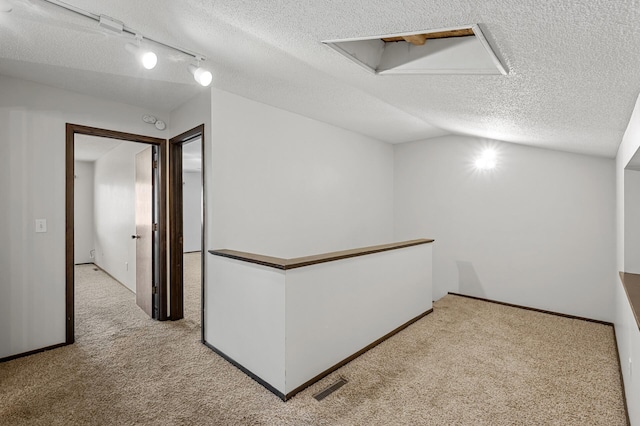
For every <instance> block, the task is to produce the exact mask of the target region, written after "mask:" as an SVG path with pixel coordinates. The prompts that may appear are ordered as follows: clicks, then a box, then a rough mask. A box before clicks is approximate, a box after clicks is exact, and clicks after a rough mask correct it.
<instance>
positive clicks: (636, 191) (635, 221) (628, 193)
mask: <svg viewBox="0 0 640 426" xmlns="http://www.w3.org/2000/svg"><path fill="white" fill-rule="evenodd" d="M624 218H625V219H624V271H625V272H631V273H634V274H640V171H636V170H625V171H624Z"/></svg>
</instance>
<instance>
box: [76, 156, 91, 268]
mask: <svg viewBox="0 0 640 426" xmlns="http://www.w3.org/2000/svg"><path fill="white" fill-rule="evenodd" d="M93 169H94V164H93V162H89V161H75V162H74V174H75V179H74V189H73V195H74V207H73V210H74V234H73V238H74V243H73V245H74V246H75V251H74V253H73V256H74V262H75V264H76V265H77V264H80V263H92V262H93V261H94V258H93V257H92V250H93V249H94V243H93V232H94V218H93V172H94V170H93Z"/></svg>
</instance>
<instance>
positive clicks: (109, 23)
mask: <svg viewBox="0 0 640 426" xmlns="http://www.w3.org/2000/svg"><path fill="white" fill-rule="evenodd" d="M42 1H44V2H46V3H49V4H52V5H54V6H58V7H60V8H62V9H65V10H68V11H71V12H74V13H77V14H78V15H81V16H84V17H85V18H89V19H92V20H94V21H96V22H98V23H99V25H100V26H101V27H102V28H105V29H107V30H110V31H112V32H114V33H116V34H122V33H127V34H131V35H133V36H134V37H136V40H138V43H137V45H136V44H134V43H127V45H125V49H127V51H129V52H131V53H134V52H135V53H134V54H135V55H136V56H138V55H140V53H139V52H141V51H143V49H142V48H141V47H140V41H141V40H142V39H145V41H147V42H148V43H155V44H157V45H159V46H162V47H165V48H168V49H171V50H175V51H176V52H180V53H182V54H184V55H187V56H191V57H192V58H193V59H195V60H196V61H197V62H198V66H197V67H196V66H194V65H189V68H188V69H189V71H190V72H191V73H192V74H193V77H194V79H195V80H196V81H197V82H198V83H199V84H201V85H202V86H208V85H209V84H211V80H212V79H213V76H212V75H211V73H210V72H209V71H207V70H206V69H203V68H200V61H205V60H206V57H205V56H204V55H201V54H200V53H197V52H193V51H191V50H188V49H184V48H182V47H178V46H176V45H174V44H170V43H165V42H162V41H158V40H156V39H154V38H151V37H146V36H143V35H142V34H141V33H140V31H136V30H134V29H133V28H131V27H128V26H127V25H125V24H124V23H123V22H122V21H118V20H116V19H114V18H111V17H109V16H106V15H98V14H95V13H93V12H89V11H86V10H84V9H81V8H79V7H76V6H73V5H71V4H68V3H65V2H63V1H60V0H42ZM6 2H7V0H0V7H1V5H2V4H4V3H6ZM9 6H10V5H9ZM0 10H1V9H0ZM143 53H147V54H146V55H144V54H143V55H142V56H141V57H140V60H141V61H142V64H143V66H144V67H145V68H147V69H152V68H153V67H155V65H156V63H157V61H158V57H157V55H156V54H155V53H153V52H148V51H147V52H143ZM192 67H193V71H192Z"/></svg>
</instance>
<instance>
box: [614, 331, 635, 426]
mask: <svg viewBox="0 0 640 426" xmlns="http://www.w3.org/2000/svg"><path fill="white" fill-rule="evenodd" d="M613 343H614V344H615V345H616V357H617V358H618V374H619V375H620V386H622V402H623V403H624V414H625V416H626V417H627V426H631V418H629V407H628V406H627V393H626V392H625V390H624V376H623V375H622V362H621V361H622V360H621V359H620V352H619V351H618V337H617V336H616V328H615V326H614V327H613Z"/></svg>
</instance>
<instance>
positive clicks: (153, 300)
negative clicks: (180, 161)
mask: <svg viewBox="0 0 640 426" xmlns="http://www.w3.org/2000/svg"><path fill="white" fill-rule="evenodd" d="M76 136H78V137H79V138H82V137H85V136H90V137H96V138H94V140H100V139H99V138H106V139H112V140H116V141H123V142H135V143H140V144H145V145H149V146H150V147H149V148H147V149H144V150H142V151H141V152H140V153H138V154H137V155H136V181H135V187H136V191H135V192H136V195H135V198H136V209H138V208H139V209H140V211H141V212H143V214H142V217H144V218H145V220H144V221H141V222H140V223H139V220H138V218H137V216H138V214H136V221H135V222H136V223H135V225H136V227H135V233H133V235H127V233H122V232H121V233H119V237H120V238H121V239H131V238H133V239H135V240H136V252H137V254H136V262H135V264H136V265H135V272H134V274H135V282H136V285H135V287H136V299H137V300H136V301H137V304H138V305H139V306H140V307H141V308H142V309H143V310H144V311H145V312H146V313H147V314H148V315H149V316H151V317H153V318H154V319H158V320H166V319H167V291H166V289H167V264H166V261H165V259H166V258H167V253H166V248H167V247H166V232H167V231H166V229H167V226H166V216H167V215H166V184H165V181H166V176H167V173H166V167H167V166H166V154H165V153H166V152H167V150H166V147H167V141H166V140H164V139H159V138H153V137H149V136H142V135H135V134H130V133H124V132H116V131H112V130H105V129H98V128H93V127H87V126H81V125H76V124H67V127H66V148H65V149H66V178H65V179H66V196H65V209H66V243H65V245H66V260H65V262H66V265H65V266H66V295H65V298H66V343H67V344H71V343H73V342H74V341H75V275H74V274H75V271H74V269H75V263H76V262H75V257H76V256H75V251H76V247H75V226H76V220H75V219H76V218H75V206H74V204H75V190H76V189H75V161H76V156H75V142H76ZM88 143H90V142H88ZM136 150H140V149H139V148H138V149H136ZM138 172H139V173H138ZM138 190H140V192H139V191H138ZM140 200H143V202H142V203H141V202H140ZM145 200H146V201H145ZM114 214H117V213H114ZM139 225H140V226H139ZM120 234H122V235H120ZM129 241H130V240H129ZM138 248H140V250H138ZM96 254H97V255H100V254H101V253H95V251H94V253H93V256H95V255H96ZM90 256H91V255H90ZM124 266H125V267H127V268H128V266H129V265H128V263H127V264H125V265H124ZM140 273H142V274H143V275H142V276H143V278H141V275H140Z"/></svg>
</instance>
